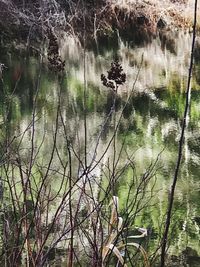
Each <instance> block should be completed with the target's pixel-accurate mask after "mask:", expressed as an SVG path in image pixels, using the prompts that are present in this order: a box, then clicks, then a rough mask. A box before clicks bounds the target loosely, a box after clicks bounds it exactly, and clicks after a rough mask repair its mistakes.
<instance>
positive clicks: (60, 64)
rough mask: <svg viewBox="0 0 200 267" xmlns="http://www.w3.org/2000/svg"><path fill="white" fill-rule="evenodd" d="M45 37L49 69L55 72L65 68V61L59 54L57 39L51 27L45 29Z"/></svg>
mask: <svg viewBox="0 0 200 267" xmlns="http://www.w3.org/2000/svg"><path fill="white" fill-rule="evenodd" d="M47 37H48V40H49V46H48V54H47V56H48V63H49V69H50V70H53V71H55V72H61V71H64V69H65V61H63V60H62V59H61V57H60V55H59V46H58V39H57V37H56V36H55V34H54V33H53V31H52V30H51V29H48V30H47Z"/></svg>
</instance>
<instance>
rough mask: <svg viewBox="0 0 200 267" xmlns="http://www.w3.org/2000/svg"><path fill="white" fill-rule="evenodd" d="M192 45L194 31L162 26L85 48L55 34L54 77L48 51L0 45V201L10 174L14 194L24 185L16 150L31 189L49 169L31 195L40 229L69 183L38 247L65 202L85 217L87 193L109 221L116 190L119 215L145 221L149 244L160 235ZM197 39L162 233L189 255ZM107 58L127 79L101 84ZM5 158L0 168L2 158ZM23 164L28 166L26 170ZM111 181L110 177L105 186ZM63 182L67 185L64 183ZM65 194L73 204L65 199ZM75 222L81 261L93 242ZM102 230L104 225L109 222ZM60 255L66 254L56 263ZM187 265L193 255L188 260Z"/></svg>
mask: <svg viewBox="0 0 200 267" xmlns="http://www.w3.org/2000/svg"><path fill="white" fill-rule="evenodd" d="M190 49H191V36H190V35H189V34H188V35H187V34H183V33H176V34H174V35H173V36H167V38H166V36H160V37H157V38H156V39H154V40H152V42H151V43H148V44H143V45H141V46H134V45H133V44H131V43H128V42H127V43H124V42H123V41H122V40H121V39H120V38H119V39H118V40H115V42H114V43H107V44H105V45H101V44H99V45H98V46H95V47H94V49H90V50H87V49H86V50H84V49H83V47H81V45H80V44H79V43H78V41H77V40H75V39H73V38H69V37H66V38H63V39H62V40H61V41H60V53H61V56H62V58H63V59H65V61H66V67H65V72H64V74H63V76H62V77H59V78H58V77H57V76H56V75H55V74H54V73H52V72H50V71H49V70H48V67H47V62H46V60H45V57H44V58H43V60H42V62H41V59H40V58H39V57H33V56H30V55H27V54H26V53H24V52H21V54H20V53H7V54H6V53H5V54H3V55H1V59H0V61H1V62H3V63H5V65H6V66H7V69H5V70H4V71H3V81H2V82H1V91H0V126H1V134H0V142H1V148H0V149H1V161H0V164H1V177H6V178H5V179H2V183H3V184H4V187H5V190H4V201H3V202H2V203H4V204H2V205H4V206H6V205H8V206H9V205H10V203H11V200H10V194H9V187H8V183H7V179H10V180H11V185H12V184H13V187H16V191H15V197H16V198H17V196H18V199H19V200H20V198H21V189H20V188H21V187H20V186H18V185H17V186H16V185H15V182H14V181H16V183H17V182H18V183H20V175H19V173H18V172H19V171H18V170H16V169H17V168H18V165H17V164H16V162H17V159H18V158H20V162H21V166H22V169H23V172H24V176H25V177H27V176H28V178H29V179H30V180H31V183H32V186H31V190H33V192H38V190H39V188H40V187H39V185H40V184H41V181H42V179H44V177H45V179H46V180H45V186H43V187H42V193H41V203H40V205H38V206H39V207H40V215H41V216H40V219H41V225H44V226H45V227H46V229H47V226H49V225H50V223H51V222H52V220H53V218H54V216H55V212H56V209H57V206H58V205H59V204H60V203H61V202H62V198H63V196H65V192H68V194H67V195H66V196H65V199H64V202H63V206H62V208H61V209H60V210H59V214H58V215H56V216H58V217H57V223H56V227H57V228H56V230H55V231H54V233H53V234H52V233H51V235H49V238H48V240H47V242H46V243H45V247H48V246H51V245H52V244H53V242H54V240H57V239H59V233H64V232H65V231H66V229H67V227H68V224H69V223H70V222H67V218H68V217H69V213H70V212H72V213H73V214H75V213H76V214H78V216H79V220H78V222H80V220H81V219H80V218H84V216H86V217H87V216H88V218H89V217H90V216H89V215H87V214H88V211H90V212H91V214H92V213H93V212H92V210H93V209H94V207H96V206H95V205H97V204H94V203H99V202H100V200H102V199H104V197H105V196H106V200H105V199H104V201H102V203H103V208H102V209H103V214H104V216H105V217H104V218H107V219H105V220H104V224H106V223H105V222H106V221H109V216H108V214H107V213H108V212H107V209H108V204H109V202H110V200H111V199H112V197H113V195H115V196H117V197H118V198H119V211H118V212H119V214H120V216H121V217H122V218H123V220H125V218H126V216H127V213H128V212H129V215H130V216H129V219H128V220H127V221H128V222H129V225H131V227H132V228H131V229H133V226H135V227H143V228H148V229H149V236H148V238H146V239H145V243H144V246H145V249H146V251H148V253H149V254H151V253H153V252H154V251H155V249H156V247H157V246H158V244H159V241H160V238H161V235H162V227H163V223H164V218H165V215H166V208H167V201H168V196H169V190H170V185H171V181H172V178H173V175H174V169H175V164H176V160H177V154H178V152H177V151H178V141H179V137H180V131H181V123H182V118H183V112H184V104H185V90H186V84H187V76H188V68H189V61H190ZM198 49H199V48H197V49H196V53H195V66H194V73H193V79H192V93H191V107H190V115H189V122H188V126H187V131H186V135H185V143H184V152H183V160H182V165H181V170H180V174H179V178H178V183H177V187H176V194H175V202H174V209H173V217H172V224H171V231H170V234H169V236H170V240H171V241H170V248H169V253H170V254H171V255H172V254H173V255H180V254H181V253H182V252H183V251H184V250H186V248H188V247H189V248H190V249H191V250H192V251H193V254H195V256H196V253H198V255H200V240H199V234H200V205H199V203H200V120H199V119H200V58H199V50H198ZM45 52H46V51H44V53H45ZM114 59H118V60H119V62H120V63H121V65H122V67H123V71H124V72H125V73H126V75H127V79H126V83H125V84H124V85H122V86H120V87H119V89H118V92H117V94H115V93H114V92H112V90H110V89H108V88H106V87H104V86H103V85H102V83H101V78H100V77H101V74H102V73H104V74H106V73H107V71H108V70H109V69H110V64H111V62H112V61H113V60H114ZM35 99H36V100H35ZM114 99H115V106H114V108H113V103H114V102H113V101H114ZM127 99H128V102H127ZM58 107H59V109H58ZM33 118H34V120H33ZM33 121H34V123H33ZM116 127H117V132H116V135H114V137H113V133H114V129H115V128H116ZM55 132H56V135H55ZM55 140H56V146H55ZM52 151H53V153H52ZM8 162H9V164H8V165H9V168H8V172H7V175H5V168H4V167H3V166H4V165H5V164H7V163H8ZM49 162H51V164H50V165H49ZM70 162H71V164H70ZM30 163H31V165H30ZM85 166H87V170H88V169H89V172H88V173H87V171H86V168H85ZM11 169H12V170H13V172H12V171H11ZM47 169H49V170H48V172H47ZM27 170H31V174H30V173H29V172H28V171H27ZM84 172H85V173H84ZM145 177H147V178H145ZM65 178H66V179H65ZM145 179H146V180H145ZM110 181H111V184H112V185H113V187H112V188H111V189H110V190H109V191H106V190H107V188H108V185H109V182H110ZM141 181H142V182H141ZM70 183H71V184H70ZM70 186H72V188H73V190H71V191H70V190H69V188H70ZM83 188H84V193H85V191H86V192H87V193H85V194H86V195H85V196H82V194H83V190H82V189H83ZM31 190H30V191H31ZM28 192H29V191H28ZM105 192H107V195H106V193H105ZM29 193H30V192H29ZM70 194H71V200H69V196H70ZM33 195H34V193H33ZM47 196H51V197H52V198H53V200H52V202H51V203H50V204H49V208H48V210H46V208H47V206H48V205H47V204H45V203H47V199H46V198H47ZM86 196H88V197H86ZM91 196H92V197H91ZM127 198H128V200H127ZM27 199H30V196H29V197H27ZM91 199H92V201H93V203H92V204H91ZM134 199H136V202H137V203H138V204H135V205H133V203H132V204H131V205H132V206H131V207H132V210H131V211H129V210H128V206H129V204H130V203H131V202H133V200H134ZM33 200H35V196H33V199H32V201H33ZM69 201H71V203H72V204H71V208H72V209H73V211H70V210H69V209H68V208H67V207H68V206H69ZM8 203H9V204H8ZM2 207H3V206H2ZM41 210H42V211H41ZM30 212H31V211H30ZM95 212H96V210H95ZM47 214H48V216H47ZM74 216H75V215H74ZM95 216H96V215H95ZM102 216H103V215H102ZM106 216H107V217H106ZM47 217H48V219H47ZM93 219H94V218H93ZM93 219H92V218H89V219H88V220H89V222H87V223H85V222H84V223H83V227H85V228H87V227H89V229H90V227H91V231H94V227H93V228H92V226H91V224H92V223H91V221H92V220H93ZM94 220H97V218H96V217H95V219H94ZM97 221H98V220H97ZM97 221H96V222H97ZM62 227H63V228H62ZM104 227H105V229H107V227H106V226H104ZM36 230H37V227H36ZM10 231H11V232H12V231H14V230H13V229H11V230H10ZM45 231H47V230H44V236H45ZM79 231H82V233H81V234H80V232H79ZM79 231H77V232H75V233H74V246H75V249H76V251H77V255H78V257H80V258H81V259H82V258H83V259H82V260H83V262H84V260H85V258H87V257H86V256H83V255H86V252H88V251H90V246H91V244H90V242H89V238H88V236H87V234H86V233H85V232H84V229H80V230H79ZM130 231H131V230H130ZM52 232H53V231H52ZM103 232H104V233H105V235H106V230H105V231H103ZM68 235H69V231H66V234H65V235H64V234H63V238H62V239H61V240H62V241H61V242H59V243H58V246H57V247H58V249H60V250H61V248H62V249H63V247H64V251H65V249H66V248H67V247H68V245H69V236H68ZM44 236H42V234H41V238H39V239H38V240H40V241H41V240H42V241H43V240H44ZM92 236H93V235H92ZM31 239H33V237H31ZM42 241H41V242H42ZM2 242H3V241H2ZM37 245H38V244H37ZM38 246H39V245H38ZM84 248H85V249H84ZM63 253H64V252H63V251H62V253H61V254H62V257H61V256H60V255H58V256H54V257H53V258H52V259H51V260H52V261H51V264H50V266H54V265H53V264H54V263H53V262H54V261H57V262H58V261H59V262H60V263H58V265H56V264H55V266H61V265H62V264H66V263H65V259H66V257H64V256H63ZM88 253H89V252H88ZM58 254H59V253H58ZM192 256H194V255H192ZM62 258H64V260H63V262H64V263H61V261H62ZM87 260H88V259H87ZM86 262H87V261H86ZM24 264H25V263H24ZM59 264H60V265H59ZM85 264H86V263H85ZM87 264H88V263H87ZM38 266H39V265H38ZM63 266H65V265H63ZM77 266H78V265H77ZM83 266H84V265H83ZM85 266H86V265H85ZM188 266H198V265H192V262H191V263H189V265H188ZM199 266H200V265H199Z"/></svg>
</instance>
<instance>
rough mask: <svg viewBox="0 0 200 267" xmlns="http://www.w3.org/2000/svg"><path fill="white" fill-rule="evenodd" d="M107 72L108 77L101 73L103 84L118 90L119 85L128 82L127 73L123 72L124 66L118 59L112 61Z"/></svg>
mask: <svg viewBox="0 0 200 267" xmlns="http://www.w3.org/2000/svg"><path fill="white" fill-rule="evenodd" d="M107 73H108V74H107V77H106V76H105V75H104V74H101V81H102V84H103V85H104V86H106V87H107V88H111V89H112V90H114V91H116V90H117V88H118V86H119V85H122V84H124V83H125V82H126V74H125V73H124V72H123V68H122V66H121V64H120V63H119V62H118V61H114V62H112V63H111V68H110V70H109V71H107Z"/></svg>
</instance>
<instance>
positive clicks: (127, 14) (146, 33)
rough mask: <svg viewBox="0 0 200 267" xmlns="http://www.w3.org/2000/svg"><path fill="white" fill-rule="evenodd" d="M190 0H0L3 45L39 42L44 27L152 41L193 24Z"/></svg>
mask: <svg viewBox="0 0 200 267" xmlns="http://www.w3.org/2000/svg"><path fill="white" fill-rule="evenodd" d="M192 3H193V1H191V0H166V1H159V0H149V1H148V0H143V1H141V0H138V1H134V0H116V1H112V0H101V1H95V0H87V1H86V0H83V1H77V0H73V1H63V0H57V1H53V0H48V1H37V0H36V1H30V0H24V1H23V3H22V1H12V0H0V9H1V10H3V12H1V15H0V40H1V46H5V44H7V43H9V42H12V41H14V40H16V41H20V42H21V43H22V42H24V44H25V45H26V46H36V44H38V45H39V46H40V44H41V41H42V40H43V39H48V29H49V28H51V29H53V31H54V32H55V34H56V35H58V33H60V32H67V33H68V34H69V35H73V36H76V37H78V38H79V40H80V41H81V42H82V43H83V42H84V39H85V40H87V41H89V42H91V41H93V42H99V41H100V42H104V41H105V42H106V41H107V40H109V39H112V38H116V36H117V35H120V36H121V37H122V38H123V39H125V40H129V41H131V42H133V43H134V44H138V43H141V42H147V41H150V40H151V39H152V38H153V37H155V36H156V35H158V34H160V32H162V33H163V32H168V31H177V30H178V29H184V30H186V31H189V30H191V27H192V16H193V15H192V14H193V5H192ZM84 32H85V34H83V33H84Z"/></svg>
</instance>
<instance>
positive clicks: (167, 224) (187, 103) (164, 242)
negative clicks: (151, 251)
mask: <svg viewBox="0 0 200 267" xmlns="http://www.w3.org/2000/svg"><path fill="white" fill-rule="evenodd" d="M197 1H198V0H195V5H194V23H193V35H192V48H191V56H190V66H189V73H188V82H187V90H186V100H185V111H184V117H183V124H182V129H181V137H180V140H179V148H178V157H177V162H176V168H175V172H174V177H173V181H172V185H171V192H170V198H169V203H168V209H167V216H166V222H165V230H164V234H163V240H162V244H161V265H160V266H161V267H164V266H165V255H166V246H167V239H168V232H169V227H170V223H171V214H172V209H173V202H174V194H175V189H176V183H177V179H178V174H179V170H180V165H181V159H182V153H183V143H184V136H185V131H186V129H187V118H188V113H189V107H190V95H191V78H192V69H193V59H194V47H195V38H196V24H197Z"/></svg>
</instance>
